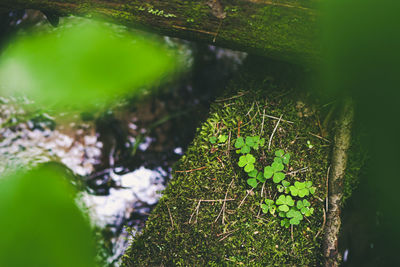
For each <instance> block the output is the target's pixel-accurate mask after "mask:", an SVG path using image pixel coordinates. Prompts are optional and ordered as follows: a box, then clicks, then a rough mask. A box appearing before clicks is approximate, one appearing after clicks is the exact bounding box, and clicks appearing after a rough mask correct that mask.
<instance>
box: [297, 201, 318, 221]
mask: <svg viewBox="0 0 400 267" xmlns="http://www.w3.org/2000/svg"><path fill="white" fill-rule="evenodd" d="M310 206H311V204H310V202H308V201H307V200H306V199H304V200H298V201H297V205H296V207H297V209H299V210H300V212H301V213H302V214H304V215H305V216H307V217H308V216H311V215H312V214H313V213H314V208H310Z"/></svg>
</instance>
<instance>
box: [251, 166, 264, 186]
mask: <svg viewBox="0 0 400 267" xmlns="http://www.w3.org/2000/svg"><path fill="white" fill-rule="evenodd" d="M247 174H248V175H249V177H251V178H250V179H247V183H248V184H249V185H250V186H252V187H253V188H256V187H257V184H258V183H257V180H258V181H260V182H261V183H264V182H265V181H266V179H265V178H264V176H263V173H262V172H259V171H257V170H256V169H254V170H252V171H251V172H248V173H247Z"/></svg>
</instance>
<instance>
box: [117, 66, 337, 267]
mask: <svg viewBox="0 0 400 267" xmlns="http://www.w3.org/2000/svg"><path fill="white" fill-rule="evenodd" d="M261 69H263V68H261ZM280 71H282V73H285V76H286V77H287V75H288V73H290V71H288V70H287V69H286V71H283V70H280ZM254 78H255V77H254V72H253V71H251V75H246V74H245V73H241V76H240V77H239V78H236V79H235V81H234V82H233V83H232V84H230V85H229V86H228V88H229V89H228V90H227V92H226V95H225V96H223V97H221V98H219V99H218V100H217V101H216V102H215V103H214V104H213V105H212V107H211V111H210V116H209V118H208V119H207V121H206V122H204V123H203V124H202V125H201V127H200V128H199V129H198V131H197V135H196V137H195V139H194V141H193V143H192V145H191V146H190V147H189V149H188V151H187V153H186V154H185V156H183V157H182V159H181V160H180V161H179V162H178V163H177V164H176V166H175V167H174V174H173V176H174V177H173V179H172V180H171V182H170V184H169V185H168V187H167V188H166V190H165V191H164V195H163V197H162V198H161V200H160V202H159V204H158V205H157V207H156V208H155V210H154V211H153V212H152V214H151V216H150V218H149V220H148V221H147V223H146V227H145V229H144V230H143V232H142V233H141V234H139V235H137V236H136V237H134V241H133V242H132V245H131V247H130V248H129V250H128V251H127V253H126V255H125V256H124V265H125V266H175V265H183V266H225V265H228V266H229V265H233V264H243V265H244V266H283V265H288V266H318V265H323V263H324V255H323V250H322V243H323V242H322V241H323V240H322V237H323V235H324V233H323V230H324V226H325V219H326V214H325V209H324V207H325V202H324V200H325V199H326V197H327V186H326V182H327V174H328V169H329V166H330V151H331V145H332V143H331V141H330V140H331V139H332V136H328V137H326V138H324V137H322V136H321V133H320V132H321V129H320V126H319V123H318V121H319V113H318V111H317V110H318V109H317V108H315V106H314V105H312V104H306V103H307V102H309V101H308V100H307V99H306V97H305V94H304V93H302V91H301V90H300V89H299V88H294V89H295V90H293V85H290V84H287V78H286V80H282V82H281V81H279V80H276V79H275V80H274V78H272V77H271V76H270V75H265V74H264V76H261V77H258V78H257V79H256V80H254ZM291 78H293V76H291ZM244 88H246V90H244ZM221 134H223V135H226V136H228V137H229V138H228V140H227V141H226V142H223V143H218V142H217V143H216V144H211V142H210V137H213V136H214V137H218V136H219V135H221ZM238 136H242V137H246V136H261V137H264V138H265V139H266V140H267V141H266V145H265V146H264V147H263V148H260V149H259V150H258V151H252V153H253V155H254V156H255V157H256V159H257V161H256V168H258V169H260V170H262V169H263V166H266V165H269V164H271V162H272V161H273V160H274V157H275V154H274V152H275V151H276V150H277V149H284V150H285V151H286V152H288V153H290V155H291V158H290V165H289V167H288V168H287V169H285V172H286V176H287V178H286V179H287V181H289V182H290V183H291V184H293V183H294V182H295V181H312V182H313V184H314V186H316V188H317V190H316V193H315V194H314V195H309V196H307V197H306V199H308V200H309V201H310V202H311V205H312V207H314V209H315V212H314V214H313V215H312V216H310V217H307V218H305V219H304V220H303V221H301V223H300V224H299V225H293V226H292V227H289V228H285V227H283V226H281V219H282V218H280V217H279V216H277V214H275V215H271V214H264V213H263V212H262V211H261V208H260V202H262V201H263V199H265V198H269V199H277V198H278V196H279V195H280V194H281V193H279V192H278V190H277V184H275V183H274V182H273V181H271V180H267V181H266V183H265V184H263V185H262V184H259V185H258V186H257V188H256V189H251V186H249V185H248V184H247V179H248V178H249V177H248V176H247V174H246V173H245V172H244V171H243V168H240V167H239V166H238V159H239V156H240V155H238V154H237V153H236V149H235V147H234V143H235V140H236V139H237V137H238ZM270 140H271V141H270ZM308 141H309V142H308ZM294 198H295V199H296V200H297V197H294ZM325 228H326V227H325Z"/></svg>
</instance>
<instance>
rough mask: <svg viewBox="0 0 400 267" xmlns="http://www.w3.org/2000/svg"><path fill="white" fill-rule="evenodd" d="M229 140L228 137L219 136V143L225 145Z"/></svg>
mask: <svg viewBox="0 0 400 267" xmlns="http://www.w3.org/2000/svg"><path fill="white" fill-rule="evenodd" d="M226 140H228V136H227V135H225V134H220V135H219V136H218V143H225V142H226Z"/></svg>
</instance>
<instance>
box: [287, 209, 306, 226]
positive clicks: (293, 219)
mask: <svg viewBox="0 0 400 267" xmlns="http://www.w3.org/2000/svg"><path fill="white" fill-rule="evenodd" d="M286 217H288V218H289V219H290V220H289V223H290V224H295V225H298V224H299V223H300V221H301V220H303V215H301V212H300V211H298V210H297V209H296V208H293V209H290V210H289V212H288V213H286Z"/></svg>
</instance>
